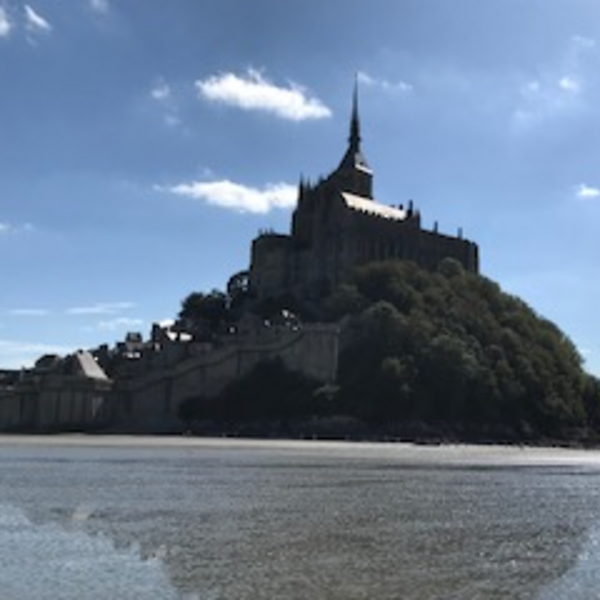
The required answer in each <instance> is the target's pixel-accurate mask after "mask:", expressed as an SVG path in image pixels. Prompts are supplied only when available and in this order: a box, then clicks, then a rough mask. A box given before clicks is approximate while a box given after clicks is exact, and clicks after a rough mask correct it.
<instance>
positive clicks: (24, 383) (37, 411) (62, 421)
mask: <svg viewBox="0 0 600 600" xmlns="http://www.w3.org/2000/svg"><path fill="white" fill-rule="evenodd" d="M112 385H113V382H112V381H111V380H110V379H109V378H108V377H107V376H106V374H105V373H104V371H103V370H102V368H101V367H100V366H99V365H98V364H97V363H96V361H95V360H94V358H93V356H92V355H91V354H90V353H89V352H86V351H82V350H78V351H77V352H75V353H74V354H72V355H70V356H67V357H66V358H60V357H58V356H54V355H46V356H43V357H41V358H40V359H39V360H38V361H37V362H36V364H35V366H34V367H33V369H29V370H26V371H22V372H20V374H19V376H18V377H12V378H11V381H10V383H7V384H5V385H2V386H0V431H90V430H94V429H98V428H102V427H104V426H106V425H107V424H108V423H110V421H111V419H112V413H113V407H112V404H111V389H112Z"/></svg>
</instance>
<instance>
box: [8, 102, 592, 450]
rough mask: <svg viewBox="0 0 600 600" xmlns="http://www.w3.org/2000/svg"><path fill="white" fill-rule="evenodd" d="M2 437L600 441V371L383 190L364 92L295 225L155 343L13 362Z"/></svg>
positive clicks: (472, 247)
mask: <svg viewBox="0 0 600 600" xmlns="http://www.w3.org/2000/svg"><path fill="white" fill-rule="evenodd" d="M0 430H2V431H26V432H49V431H86V432H92V431H105V432H111V431H113V432H114V431H128V432H139V433H143V432H152V433H157V432H172V433H174V432H192V433H197V434H208V435H214V434H220V435H221V434H227V435H249V436H286V437H287V436H291V437H313V436H315V437H334V438H360V439H362V438H375V439H390V438H392V439H410V440H426V441H432V440H449V439H451V440H457V441H466V440H468V441H508V442H517V441H518V442H523V441H526V442H531V443H536V442H545V441H551V442H555V441H560V442H578V443H579V442H585V443H595V442H596V441H597V439H598V435H599V433H600V381H598V379H596V378H594V377H592V376H591V375H589V374H587V373H586V372H585V371H584V369H583V367H582V359H581V357H580V355H579V354H578V352H577V350H576V348H575V346H574V345H573V344H572V342H571V341H570V340H569V339H568V338H567V337H566V336H565V335H564V334H563V333H562V332H561V331H560V329H559V328H558V327H556V326H555V325H554V324H553V323H551V322H549V321H547V320H545V319H544V318H542V317H540V316H539V315H537V314H536V313H535V312H534V311H533V310H532V309H531V308H530V307H528V306H527V305H526V304H525V303H524V302H523V301H521V300H519V299H518V298H516V297H513V296H510V295H508V294H506V293H504V292H502V290H501V288H500V286H499V285H497V284H496V283H494V282H493V281H491V280H490V279H488V278H486V277H484V276H483V275H482V274H480V272H479V248H478V246H477V244H476V243H475V242H473V241H470V240H467V239H465V238H464V237H463V234H462V231H458V232H457V235H455V236H454V235H447V234H444V233H441V232H440V231H438V227H437V225H436V226H435V227H434V228H433V230H427V229H425V228H423V227H422V225H421V215H420V212H419V210H418V208H417V207H416V206H415V205H414V203H413V202H412V201H408V202H403V203H397V204H395V205H385V204H382V203H380V202H378V201H377V200H376V199H375V198H373V173H372V171H371V168H370V167H369V164H368V163H367V160H366V158H365V156H364V154H363V151H362V147H361V135H360V120H359V112H358V101H357V94H356V90H355V93H354V98H353V107H352V114H351V119H350V135H349V138H348V146H347V149H346V152H345V153H344V155H343V157H342V160H341V161H340V163H339V165H338V167H337V168H336V169H335V170H334V171H333V172H332V173H331V174H330V175H329V176H327V177H325V178H321V179H319V180H318V181H317V182H314V183H313V182H310V181H308V180H305V179H302V180H301V181H300V184H299V186H298V201H297V206H296V209H295V211H294V213H293V217H292V223H291V231H290V233H289V234H281V233H275V232H271V231H269V232H262V233H261V234H260V235H259V236H258V237H257V238H256V239H255V240H254V241H253V242H252V248H251V261H250V266H249V269H248V270H244V271H241V272H239V273H237V274H234V275H233V276H232V277H231V278H230V279H229V282H228V284H227V288H226V290H225V291H219V290H212V291H210V292H206V293H203V292H194V293H191V294H189V295H188V296H187V297H186V298H185V299H184V300H183V302H182V308H181V311H180V313H179V315H178V316H177V319H175V320H174V321H173V322H171V323H167V324H155V325H154V326H153V328H152V331H151V333H150V336H149V337H148V339H144V337H143V336H142V335H141V334H139V333H130V334H128V335H127V337H126V339H125V340H124V342H122V343H120V344H117V346H116V347H114V348H109V347H108V346H101V347H99V348H96V349H93V350H89V351H78V352H76V353H75V354H73V355H71V356H68V357H66V358H61V357H57V356H45V357H42V358H40V360H39V361H38V362H37V363H36V365H35V367H34V368H32V369H27V370H23V371H6V370H5V371H0Z"/></svg>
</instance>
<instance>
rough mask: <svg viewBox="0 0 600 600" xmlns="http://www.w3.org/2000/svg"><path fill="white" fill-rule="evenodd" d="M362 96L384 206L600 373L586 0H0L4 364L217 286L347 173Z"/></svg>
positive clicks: (597, 174)
mask: <svg viewBox="0 0 600 600" xmlns="http://www.w3.org/2000/svg"><path fill="white" fill-rule="evenodd" d="M355 79H357V80H358V82H359V104H360V118H361V127H362V140H363V151H364V154H365V155H366V157H367V160H368V161H369V164H370V166H371V168H372V169H373V171H374V191H375V194H374V195H375V197H376V198H377V200H379V201H380V202H383V203H385V204H400V203H406V202H407V201H408V200H413V201H414V203H415V206H416V207H417V208H418V209H419V210H420V211H421V215H422V223H423V226H424V227H425V228H428V229H431V228H433V227H434V223H436V222H437V223H438V226H439V230H440V231H441V232H444V233H449V234H453V235H454V234H456V233H457V231H458V230H459V228H462V231H463V232H464V236H465V237H467V238H468V239H471V240H474V241H476V242H477V243H478V244H479V248H480V256H481V270H482V273H483V274H484V275H485V276H487V277H489V278H491V279H493V280H494V281H496V282H498V283H499V284H500V286H501V287H502V289H504V290H505V291H507V292H509V293H511V294H514V295H516V296H519V297H520V298H522V299H523V300H524V301H525V302H527V303H528V304H529V305H530V306H531V307H532V308H533V309H534V310H535V311H536V312H537V313H538V314H540V315H541V316H543V317H545V318H547V319H550V320H552V321H554V322H555V323H556V324H557V325H558V326H559V327H560V328H561V329H562V330H563V331H564V332H565V333H566V334H567V335H568V336H569V337H570V338H571V339H572V340H573V341H574V343H575V344H576V346H577V347H578V349H579V351H580V353H581V354H582V356H583V358H584V361H585V366H586V368H587V369H588V370H589V371H590V372H592V373H594V374H596V375H600V319H599V318H598V307H599V306H600V278H599V277H598V270H599V268H598V257H599V256H600V235H599V231H600V169H599V166H600V164H599V161H600V108H599V107H600V2H599V1H598V0H486V1H485V2H482V1H481V0H452V2H450V1H448V0H396V1H394V2H391V1H388V0H369V1H368V2H367V1H366V0H350V1H348V0H326V1H323V0H286V1H285V2H283V1H281V0H253V1H252V2H250V1H248V0H162V1H161V0H154V1H153V2H148V1H147V0H118V1H117V0H31V1H30V2H28V3H25V2H22V1H21V0H0V186H1V187H0V367H2V368H19V367H21V366H24V365H25V366H29V365H31V364H32V363H33V362H34V361H35V359H37V358H38V357H39V356H41V355H42V354H45V353H58V354H66V353H69V352H72V351H74V350H76V349H79V348H93V347H95V346H97V345H99V344H101V343H108V344H110V345H112V344H114V343H115V342H116V341H118V340H122V339H123V338H124V336H125V334H126V333H127V332H128V331H140V332H142V333H144V334H145V335H147V334H148V332H149V331H150V328H151V325H152V323H154V322H161V321H163V320H165V319H170V318H173V317H175V316H176V315H177V312H178V311H179V309H180V305H181V300H182V299H183V298H185V297H186V296H187V295H188V294H189V293H191V292H193V291H210V290H211V289H213V288H219V289H224V288H225V286H226V283H227V280H228V279H229V277H230V276H231V275H232V274H234V273H236V272H238V271H240V270H244V269H246V268H247V267H248V265H249V259H250V244H251V241H252V239H253V238H254V237H255V236H256V235H257V234H258V232H259V231H261V230H265V229H273V230H276V231H281V232H287V231H289V225H290V218H291V213H292V210H293V206H294V202H295V199H296V193H295V190H296V187H297V184H298V181H299V179H300V177H305V178H308V179H311V180H313V181H316V180H317V179H318V178H319V177H320V176H325V175H327V174H329V173H330V172H331V171H332V170H333V169H334V168H335V167H336V166H337V164H338V162H339V161H340V159H341V157H342V156H343V154H344V151H345V149H346V141H347V136H348V127H349V117H350V109H351V100H352V90H353V86H354V81H355Z"/></svg>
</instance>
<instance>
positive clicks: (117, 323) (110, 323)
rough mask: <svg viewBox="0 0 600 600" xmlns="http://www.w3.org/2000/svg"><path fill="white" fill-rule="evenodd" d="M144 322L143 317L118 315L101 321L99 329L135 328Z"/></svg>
mask: <svg viewBox="0 0 600 600" xmlns="http://www.w3.org/2000/svg"><path fill="white" fill-rule="evenodd" d="M143 324H144V321H143V320H142V319H131V318H128V317H117V318H115V319H109V320H107V321H100V323H98V329H100V330H101V331H117V330H118V329H134V328H139V327H141V326H142V325H143Z"/></svg>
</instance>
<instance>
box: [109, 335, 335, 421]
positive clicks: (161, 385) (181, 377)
mask: <svg viewBox="0 0 600 600" xmlns="http://www.w3.org/2000/svg"><path fill="white" fill-rule="evenodd" d="M338 344H339V328H338V326H337V325H324V324H318V325H306V326H303V327H302V329H298V330H297V331H293V330H290V329H275V330H273V331H271V332H267V333H261V334H260V336H249V337H248V338H247V339H240V340H238V341H236V342H235V343H231V344H229V345H227V346H225V347H222V348H216V349H214V350H210V351H208V352H205V353H204V354H200V355H198V356H192V357H190V358H188V359H186V360H183V361H181V362H180V363H178V364H176V365H174V366H172V367H170V368H168V369H161V370H155V371H153V372H150V373H147V374H144V375H142V376H137V377H134V378H131V379H130V380H128V381H123V382H119V383H118V385H117V388H116V390H115V393H116V395H117V396H118V399H117V400H116V402H115V404H116V405H117V406H118V407H119V416H118V418H119V419H120V420H121V422H123V423H124V424H132V425H133V426H134V427H135V428H139V429H144V428H145V427H147V428H149V429H154V430H156V429H160V427H161V426H164V427H165V428H166V429H168V428H169V426H170V425H174V424H176V423H177V411H178V408H179V405H180V404H181V403H182V402H183V401H184V400H186V399H187V398H190V397H194V396H205V397H213V396H216V395H217V394H219V393H220V392H221V391H222V390H223V389H224V388H225V386H226V385H227V384H229V383H231V382H232V381H234V380H235V379H237V378H238V377H240V376H243V375H245V374H247V373H248V372H250V371H251V370H252V368H253V367H255V366H256V365H257V364H258V363H259V362H261V361H264V360H268V359H273V358H277V357H279V358H281V359H282V360H283V361H284V363H285V365H286V366H287V367H288V368H289V369H291V370H296V371H300V372H302V373H304V374H305V375H307V376H309V377H311V378H313V379H315V380H317V381H321V382H324V383H325V382H330V381H333V380H335V377H336V373H337V360H338Z"/></svg>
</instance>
